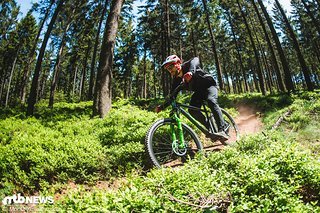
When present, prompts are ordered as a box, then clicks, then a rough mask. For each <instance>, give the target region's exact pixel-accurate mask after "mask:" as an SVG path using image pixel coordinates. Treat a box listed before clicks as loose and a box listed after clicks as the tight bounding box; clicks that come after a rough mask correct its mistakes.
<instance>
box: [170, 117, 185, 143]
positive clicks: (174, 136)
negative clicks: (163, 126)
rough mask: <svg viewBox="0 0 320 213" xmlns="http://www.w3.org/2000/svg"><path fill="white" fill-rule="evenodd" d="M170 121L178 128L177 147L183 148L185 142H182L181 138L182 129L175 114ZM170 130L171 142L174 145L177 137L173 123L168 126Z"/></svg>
mask: <svg viewBox="0 0 320 213" xmlns="http://www.w3.org/2000/svg"><path fill="white" fill-rule="evenodd" d="M172 119H173V120H174V121H175V123H176V124H177V127H178V133H179V140H178V147H179V148H185V141H184V137H183V129H182V124H181V120H180V118H179V117H178V115H177V114H176V113H175V114H173V116H172ZM170 129H171V135H172V141H173V142H174V143H176V141H177V136H176V132H175V131H174V124H173V123H171V124H170Z"/></svg>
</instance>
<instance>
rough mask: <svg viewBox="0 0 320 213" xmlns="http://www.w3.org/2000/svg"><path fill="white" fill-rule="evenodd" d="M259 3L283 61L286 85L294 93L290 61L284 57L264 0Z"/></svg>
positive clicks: (259, 0)
mask: <svg viewBox="0 0 320 213" xmlns="http://www.w3.org/2000/svg"><path fill="white" fill-rule="evenodd" d="M258 3H259V5H260V7H261V9H262V12H263V14H264V16H265V18H266V20H267V23H268V26H269V28H270V30H271V34H272V37H273V40H274V41H275V43H276V48H277V51H278V54H279V57H280V60H281V63H282V68H283V72H284V76H285V85H286V88H287V90H288V91H293V90H294V86H293V82H292V78H291V72H290V69H289V64H288V61H287V59H286V57H285V55H284V52H283V49H282V47H281V44H280V40H279V38H278V35H277V32H276V30H275V29H274V26H273V24H272V21H271V18H270V16H269V14H268V12H267V9H266V8H265V6H264V4H263V3H262V0H258Z"/></svg>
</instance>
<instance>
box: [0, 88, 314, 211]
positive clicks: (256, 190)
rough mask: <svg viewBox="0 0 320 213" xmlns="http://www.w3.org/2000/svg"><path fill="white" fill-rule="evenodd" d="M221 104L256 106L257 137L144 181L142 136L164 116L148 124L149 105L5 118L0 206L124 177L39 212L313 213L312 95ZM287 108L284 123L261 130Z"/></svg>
mask: <svg viewBox="0 0 320 213" xmlns="http://www.w3.org/2000/svg"><path fill="white" fill-rule="evenodd" d="M181 98H182V99H181V100H182V101H183V99H184V98H185V96H182V97H181ZM223 98H225V99H224V103H226V102H229V104H230V103H232V104H243V103H244V102H245V103H246V104H249V105H250V103H257V104H258V105H259V107H261V109H263V110H264V111H263V113H264V115H265V119H264V121H265V124H266V129H265V130H264V132H263V133H260V134H256V135H252V136H249V137H244V138H242V139H241V141H240V142H239V144H237V145H235V146H232V147H227V148H225V149H224V150H223V151H221V152H214V153H208V154H207V155H199V156H197V158H196V159H195V160H193V161H190V162H189V163H187V164H186V165H185V166H183V167H178V168H174V169H172V168H167V169H154V170H151V171H150V172H148V173H147V174H146V175H145V176H140V175H139V174H141V172H142V171H143V169H144V168H143V167H144V166H145V165H146V162H145V157H146V156H145V154H144V145H143V140H144V137H145V133H146V131H147V129H148V128H149V126H150V125H151V123H152V122H154V121H155V120H156V119H158V116H160V117H166V116H167V115H168V113H167V111H164V112H162V113H160V114H158V115H157V114H155V113H153V112H150V111H146V110H141V108H143V109H150V110H152V109H153V108H154V106H156V105H157V102H158V101H157V100H119V101H117V102H116V103H114V105H113V108H112V110H111V111H110V113H109V114H108V115H107V116H106V118H105V119H98V118H93V119H90V115H91V105H92V102H82V103H72V104H67V103H57V104H55V107H54V108H53V109H46V108H45V106H46V103H42V104H41V103H40V104H39V105H38V107H37V108H38V110H37V114H36V117H31V118H25V117H24V116H22V115H20V114H19V111H18V110H12V111H11V112H10V113H8V114H7V115H6V116H4V117H3V119H2V120H1V122H0V130H1V131H0V144H1V146H0V178H1V185H0V194H1V196H0V197H2V195H11V194H12V193H13V192H24V193H32V192H36V191H38V190H41V191H45V192H47V193H48V190H49V191H50V187H53V186H54V185H59V184H61V185H60V187H61V186H63V184H65V183H67V182H68V181H72V182H74V183H76V184H78V185H79V184H90V185H95V183H96V180H111V179H113V180H114V179H117V177H122V176H125V177H126V178H125V180H126V181H125V182H124V183H125V184H123V185H122V186H121V187H120V188H119V189H118V188H116V189H117V190H113V189H112V188H110V189H108V190H105V189H99V188H92V189H90V188H89V189H88V187H87V185H86V186H84V187H79V188H77V189H73V190H69V191H68V192H67V193H64V195H62V197H60V199H59V200H55V203H54V205H51V206H46V208H47V210H49V211H50V210H53V209H55V211H61V212H66V211H72V212H85V211H97V212H101V211H102V212H132V211H137V212H199V211H207V212H225V211H231V212H318V211H320V208H319V203H320V194H319V192H320V176H319V174H320V162H319V150H320V148H319V147H317V145H316V144H317V143H318V140H319V136H320V132H319V129H320V127H319V124H318V122H317V121H318V120H319V119H318V118H319V106H320V103H319V98H318V94H315V93H308V95H305V94H295V95H293V96H290V97H288V96H287V95H283V96H279V97H276V96H267V97H265V99H266V100H267V101H265V100H264V98H263V97H261V96H259V95H251V96H249V95H247V96H235V97H223ZM246 99H247V100H246ZM224 106H229V107H231V104H230V105H228V104H224ZM281 107H284V108H282V109H281V110H279V111H275V109H280V108H281ZM289 109H290V110H291V111H292V112H291V114H290V115H289V116H287V117H286V118H285V121H284V122H283V123H281V125H280V126H279V127H278V128H277V129H275V130H270V127H271V126H272V125H273V124H274V123H275V121H277V119H278V118H279V116H280V115H283V114H284V113H285V112H287V111H288V110H289ZM231 111H233V110H231ZM58 188H59V187H58ZM52 190H53V191H52V193H54V192H55V191H56V190H57V189H52ZM201 206H202V207H203V208H200V207H201Z"/></svg>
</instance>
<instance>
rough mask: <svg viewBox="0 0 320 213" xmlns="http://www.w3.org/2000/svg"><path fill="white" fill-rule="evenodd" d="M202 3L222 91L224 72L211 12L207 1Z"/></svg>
mask: <svg viewBox="0 0 320 213" xmlns="http://www.w3.org/2000/svg"><path fill="white" fill-rule="evenodd" d="M202 3H203V7H204V12H205V14H206V21H207V25H208V29H209V33H210V39H211V46H212V51H213V55H214V60H215V65H216V69H217V75H218V81H219V87H220V89H221V90H224V83H223V80H222V70H221V66H220V62H219V57H218V51H217V48H216V41H215V38H214V35H213V31H212V27H211V24H210V16H209V12H208V9H207V0H202Z"/></svg>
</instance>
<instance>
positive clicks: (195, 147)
mask: <svg viewBox="0 0 320 213" xmlns="http://www.w3.org/2000/svg"><path fill="white" fill-rule="evenodd" d="M171 125H173V127H174V131H175V133H176V135H177V136H178V135H179V133H178V131H177V125H176V122H175V121H174V120H172V119H162V120H159V121H156V122H155V123H154V124H153V125H152V126H151V127H150V129H149V131H148V133H147V135H146V139H145V143H146V144H145V145H146V151H147V153H148V155H149V157H150V159H151V161H152V163H153V164H154V165H155V166H156V167H162V166H163V167H174V166H179V165H182V164H183V163H185V162H186V161H187V160H189V159H192V158H194V156H195V154H196V153H197V152H199V151H201V150H202V144H201V142H200V140H199V138H198V136H197V134H196V133H195V132H194V131H193V130H192V129H191V128H190V127H189V126H188V125H186V124H184V123H182V129H183V136H184V140H185V144H186V153H185V154H184V155H182V156H181V155H178V154H176V152H174V150H173V148H172V144H173V142H174V141H173V139H172V132H171V131H172V130H171ZM177 138H178V137H177ZM176 142H179V141H176Z"/></svg>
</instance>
